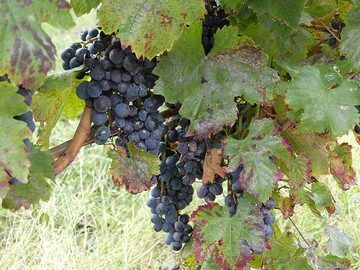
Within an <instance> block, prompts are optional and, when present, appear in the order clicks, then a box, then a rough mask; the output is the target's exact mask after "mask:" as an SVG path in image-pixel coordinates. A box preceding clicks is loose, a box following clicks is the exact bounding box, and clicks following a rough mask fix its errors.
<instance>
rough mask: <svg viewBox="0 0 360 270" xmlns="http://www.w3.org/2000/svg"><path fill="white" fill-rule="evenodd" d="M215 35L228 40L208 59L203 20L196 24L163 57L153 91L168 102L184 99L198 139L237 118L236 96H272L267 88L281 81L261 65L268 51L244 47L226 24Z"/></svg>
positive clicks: (183, 111)
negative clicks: (202, 25)
mask: <svg viewBox="0 0 360 270" xmlns="http://www.w3.org/2000/svg"><path fill="white" fill-rule="evenodd" d="M216 37H217V38H226V40H225V41H221V42H220V44H224V43H227V46H226V47H225V48H220V46H215V51H214V52H212V53H211V54H210V55H209V57H205V55H204V52H203V49H202V45H201V43H200V40H201V24H200V23H199V24H197V25H194V26H192V27H191V28H189V29H187V30H185V31H184V34H183V36H182V37H181V39H180V40H179V42H177V43H176V44H175V45H174V48H173V50H172V51H171V52H170V53H168V54H167V55H166V56H162V57H160V59H159V64H158V65H157V67H156V69H155V71H154V73H155V74H157V75H159V76H160V79H159V80H158V81H157V84H156V86H155V92H157V93H160V94H162V95H164V96H165V98H166V100H167V101H169V102H173V103H175V102H177V101H179V102H180V103H182V107H181V110H180V114H181V115H182V116H183V117H186V118H188V119H190V120H191V126H190V132H191V133H193V134H195V136H196V137H205V136H207V135H208V134H210V133H214V132H216V131H218V130H221V129H222V127H223V125H227V124H232V123H233V122H234V121H235V120H236V118H237V116H236V115H237V108H236V104H235V102H234V97H236V96H244V98H245V99H246V100H247V101H249V102H250V103H261V102H265V101H268V100H270V99H272V92H271V91H270V90H269V88H271V87H272V86H273V85H274V84H275V82H276V81H277V80H278V79H279V78H278V75H277V74H276V73H275V72H274V70H272V69H270V68H267V67H264V66H263V65H264V64H265V63H267V56H266V55H265V54H263V53H262V52H261V51H259V50H258V49H257V48H254V47H251V46H246V45H241V41H240V39H239V38H238V36H237V29H236V28H235V27H230V28H227V27H226V28H223V29H222V30H220V31H219V32H218V33H217V35H216ZM230 48H232V50H230ZM174 74H176V76H174Z"/></svg>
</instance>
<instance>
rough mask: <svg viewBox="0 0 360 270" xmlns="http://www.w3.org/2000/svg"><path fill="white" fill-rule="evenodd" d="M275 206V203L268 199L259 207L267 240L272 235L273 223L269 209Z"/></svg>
mask: <svg viewBox="0 0 360 270" xmlns="http://www.w3.org/2000/svg"><path fill="white" fill-rule="evenodd" d="M275 206H276V203H275V201H274V199H272V198H270V199H269V200H268V201H267V202H266V203H265V204H263V205H262V207H261V213H262V214H263V217H264V223H265V238H266V239H269V238H270V236H271V235H273V233H274V222H275V217H274V215H273V214H272V213H271V212H270V210H271V209H273V208H274V207H275Z"/></svg>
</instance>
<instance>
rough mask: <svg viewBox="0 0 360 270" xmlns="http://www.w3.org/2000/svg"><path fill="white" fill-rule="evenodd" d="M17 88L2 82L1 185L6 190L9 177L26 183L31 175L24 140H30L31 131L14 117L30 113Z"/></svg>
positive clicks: (0, 98) (0, 103) (0, 113)
mask: <svg viewBox="0 0 360 270" xmlns="http://www.w3.org/2000/svg"><path fill="white" fill-rule="evenodd" d="M16 92H17V87H16V86H14V85H12V84H10V83H8V82H0V134H1V141H0V153H1V155H0V172H1V173H0V177H1V178H0V184H1V188H2V189H3V188H4V189H6V188H7V185H8V181H9V176H12V177H16V178H17V179H18V180H19V181H20V182H23V183H26V182H27V176H28V174H29V166H30V163H29V160H28V158H27V151H26V147H25V144H24V142H23V140H24V139H27V138H30V136H31V131H30V130H29V128H28V127H27V126H26V123H24V122H22V121H19V120H15V119H14V118H13V117H14V116H16V115H21V114H23V113H25V112H27V111H28V107H27V106H26V105H25V103H24V98H23V97H22V96H21V95H19V94H17V93H16Z"/></svg>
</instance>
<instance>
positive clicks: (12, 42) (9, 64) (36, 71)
mask: <svg viewBox="0 0 360 270" xmlns="http://www.w3.org/2000/svg"><path fill="white" fill-rule="evenodd" d="M69 9H70V5H69V4H68V2H67V1H66V0H52V1H43V0H33V1H13V0H1V1H0V35H1V38H0V39H1V40H2V42H1V43H0V58H1V60H2V61H1V62H0V74H7V75H8V77H9V78H10V80H11V81H12V82H13V83H16V84H22V85H23V86H24V87H25V88H35V87H37V86H40V85H41V83H42V80H43V79H44V77H45V75H46V74H47V72H48V71H50V70H51V69H53V68H54V64H55V54H56V53H55V46H54V44H53V43H52V42H51V39H50V38H49V37H48V36H47V35H46V34H45V32H44V31H43V29H42V28H41V23H43V22H47V23H50V24H52V25H54V26H55V27H62V28H69V27H71V26H73V25H74V22H73V20H72V17H71V15H70V13H69Z"/></svg>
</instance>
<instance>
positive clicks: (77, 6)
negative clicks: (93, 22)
mask: <svg viewBox="0 0 360 270" xmlns="http://www.w3.org/2000/svg"><path fill="white" fill-rule="evenodd" d="M70 4H71V6H72V8H73V10H74V12H75V14H76V16H78V17H80V16H81V15H84V14H85V13H89V12H90V11H91V10H92V9H93V8H96V7H97V6H98V5H99V4H100V0H87V1H84V0H70Z"/></svg>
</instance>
